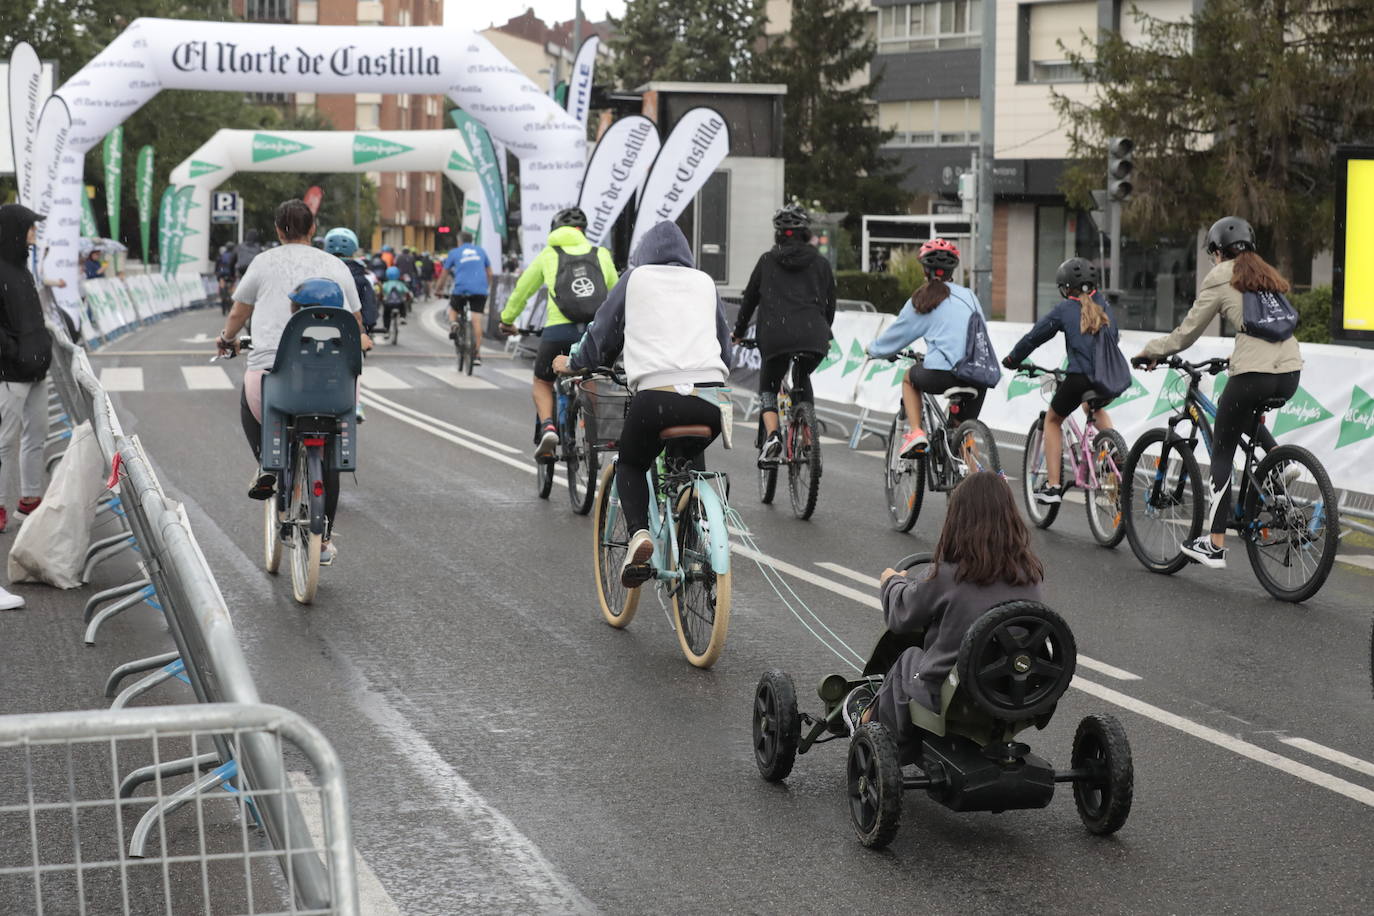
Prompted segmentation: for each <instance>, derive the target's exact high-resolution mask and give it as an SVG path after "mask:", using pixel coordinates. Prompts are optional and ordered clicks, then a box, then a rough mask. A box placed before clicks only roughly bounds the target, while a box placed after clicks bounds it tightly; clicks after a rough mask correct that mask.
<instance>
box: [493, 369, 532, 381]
mask: <svg viewBox="0 0 1374 916" xmlns="http://www.w3.org/2000/svg"><path fill="white" fill-rule="evenodd" d="M496 371H497V372H499V373H501V374H502V375H504V376H505V377H506V378H513V379H515V380H516V381H517V382H528V381H529V380H530V379H532V378H534V375H533V373H532V372H531V371H530V370H529V369H497V370H496Z"/></svg>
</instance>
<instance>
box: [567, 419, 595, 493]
mask: <svg viewBox="0 0 1374 916" xmlns="http://www.w3.org/2000/svg"><path fill="white" fill-rule="evenodd" d="M588 422H590V421H589V420H588V418H587V417H586V416H585V415H584V414H583V413H582V411H581V410H579V409H578V405H577V400H576V399H573V400H572V401H570V402H569V403H568V424H567V425H568V428H567V432H566V435H568V436H570V437H571V439H572V447H571V449H570V451H569V452H568V455H567V464H568V502H569V503H571V504H572V510H573V511H574V512H576V513H577V514H578V515H586V514H587V513H588V512H590V511H592V499H593V498H594V497H595V496H596V449H594V448H592V445H591V442H590V440H589V439H588V435H587V432H588V431H587V423H588Z"/></svg>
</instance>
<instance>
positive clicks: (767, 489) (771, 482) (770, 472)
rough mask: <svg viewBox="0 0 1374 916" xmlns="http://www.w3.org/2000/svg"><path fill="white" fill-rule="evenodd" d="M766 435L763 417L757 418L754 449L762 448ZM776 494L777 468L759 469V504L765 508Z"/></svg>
mask: <svg viewBox="0 0 1374 916" xmlns="http://www.w3.org/2000/svg"><path fill="white" fill-rule="evenodd" d="M766 435H767V434H766V433H765V432H764V429H763V417H762V416H760V417H759V435H758V441H757V442H755V443H754V448H756V449H760V448H763V440H764V437H765V436H766ZM777 492H778V466H777V465H776V464H775V465H773V466H772V467H766V468H765V467H761V468H759V502H761V503H763V504H764V505H765V506H767V505H770V504H771V503H772V502H773V496H774V495H775V494H776V493H777Z"/></svg>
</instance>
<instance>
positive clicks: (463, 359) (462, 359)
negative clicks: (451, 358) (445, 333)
mask: <svg viewBox="0 0 1374 916" xmlns="http://www.w3.org/2000/svg"><path fill="white" fill-rule="evenodd" d="M457 323H458V328H457V331H456V332H455V333H454V335H453V349H454V351H455V353H456V354H457V357H458V374H459V375H462V373H463V367H464V366H465V365H467V357H468V340H467V335H468V329H467V325H466V324H465V323H464V321H463V319H462V318H459V319H458V322H457ZM469 371H471V370H469Z"/></svg>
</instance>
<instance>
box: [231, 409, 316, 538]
mask: <svg viewBox="0 0 1374 916" xmlns="http://www.w3.org/2000/svg"><path fill="white" fill-rule="evenodd" d="M239 422H240V423H242V424H243V434H244V435H245V436H247V437H248V445H249V447H250V448H252V449H253V457H254V458H255V459H256V460H257V462H258V466H259V467H261V466H262V424H261V423H259V422H258V418H257V417H255V416H253V411H252V410H250V409H249V407H248V393H247V392H246V391H242V390H240V391H239ZM331 464H332V462H330V461H329V458H328V454H327V453H326V456H325V462H324V516H325V519H326V520H327V521H326V525H325V536H326V537H328V536H329V532H330V531H331V530H332V529H333V527H334V518H335V517H336V516H337V515H338V512H339V472H338V471H336V470H335V469H334V468H333V467H331V466H330V465H331Z"/></svg>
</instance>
